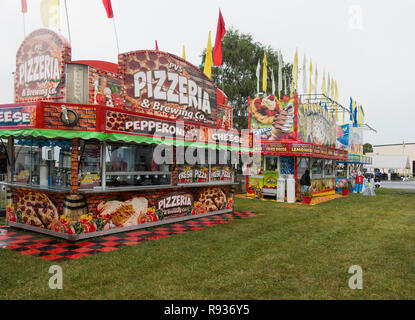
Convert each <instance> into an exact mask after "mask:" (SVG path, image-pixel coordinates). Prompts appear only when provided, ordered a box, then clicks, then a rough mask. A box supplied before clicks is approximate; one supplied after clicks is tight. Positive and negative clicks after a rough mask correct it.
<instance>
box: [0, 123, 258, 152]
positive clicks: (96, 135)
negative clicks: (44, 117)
mask: <svg viewBox="0 0 415 320" xmlns="http://www.w3.org/2000/svg"><path fill="white" fill-rule="evenodd" d="M0 136H1V137H10V136H14V137H33V138H48V139H74V138H79V139H84V140H90V139H97V140H100V141H114V142H126V143H131V142H133V143H147V144H153V143H154V144H167V145H179V146H185V147H187V146H192V147H199V148H212V149H219V150H231V151H242V152H251V151H252V150H250V149H249V148H246V147H238V146H226V145H220V144H208V143H202V142H192V141H180V140H174V139H165V138H157V137H146V136H139V135H133V134H123V133H105V132H96V131H72V130H54V129H30V128H29V129H0Z"/></svg>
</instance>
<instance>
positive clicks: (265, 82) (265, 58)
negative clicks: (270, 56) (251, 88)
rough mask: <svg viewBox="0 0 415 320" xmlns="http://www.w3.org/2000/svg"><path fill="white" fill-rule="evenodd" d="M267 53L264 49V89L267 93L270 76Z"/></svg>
mask: <svg viewBox="0 0 415 320" xmlns="http://www.w3.org/2000/svg"><path fill="white" fill-rule="evenodd" d="M267 65H268V62H267V53H266V52H265V51H264V61H263V66H262V91H263V92H264V93H265V94H267V77H268V72H267Z"/></svg>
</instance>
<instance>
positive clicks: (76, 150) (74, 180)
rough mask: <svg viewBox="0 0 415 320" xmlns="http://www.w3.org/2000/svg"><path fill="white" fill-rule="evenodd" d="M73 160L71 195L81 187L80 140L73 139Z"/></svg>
mask: <svg viewBox="0 0 415 320" xmlns="http://www.w3.org/2000/svg"><path fill="white" fill-rule="evenodd" d="M71 160H72V163H71V193H76V192H78V185H79V182H78V178H79V139H72V154H71Z"/></svg>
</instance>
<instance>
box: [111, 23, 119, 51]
mask: <svg viewBox="0 0 415 320" xmlns="http://www.w3.org/2000/svg"><path fill="white" fill-rule="evenodd" d="M112 23H113V25H114V33H115V40H116V42H117V50H118V54H119V53H120V46H119V44H118V34H117V28H116V26H115V17H112Z"/></svg>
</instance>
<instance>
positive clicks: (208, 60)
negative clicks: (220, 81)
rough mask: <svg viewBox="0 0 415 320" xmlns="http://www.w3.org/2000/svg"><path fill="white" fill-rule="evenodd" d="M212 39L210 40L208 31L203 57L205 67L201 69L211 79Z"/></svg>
mask: <svg viewBox="0 0 415 320" xmlns="http://www.w3.org/2000/svg"><path fill="white" fill-rule="evenodd" d="M212 63H213V59H212V41H211V40H210V31H209V38H208V43H207V47H206V58H205V68H204V69H203V72H204V73H205V75H207V76H208V78H209V79H212Z"/></svg>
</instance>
